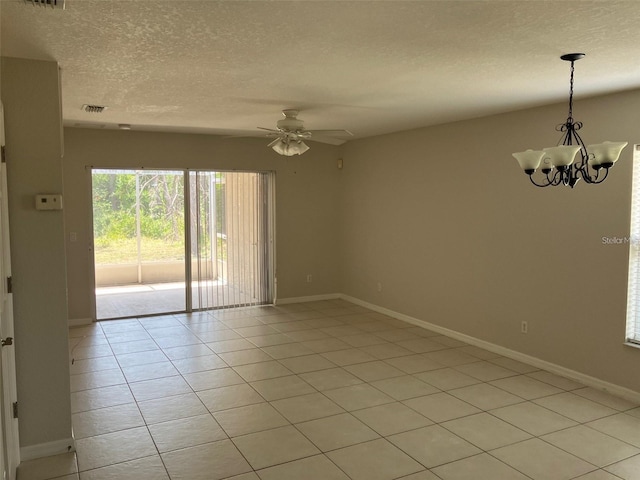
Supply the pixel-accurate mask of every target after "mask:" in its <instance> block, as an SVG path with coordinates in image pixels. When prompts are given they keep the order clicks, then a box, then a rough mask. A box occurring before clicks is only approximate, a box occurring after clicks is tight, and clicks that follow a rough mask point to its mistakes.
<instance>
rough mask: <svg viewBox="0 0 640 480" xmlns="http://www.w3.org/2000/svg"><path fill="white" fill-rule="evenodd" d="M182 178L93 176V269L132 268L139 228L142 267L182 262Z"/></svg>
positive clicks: (118, 174)
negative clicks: (99, 266) (96, 266)
mask: <svg viewBox="0 0 640 480" xmlns="http://www.w3.org/2000/svg"><path fill="white" fill-rule="evenodd" d="M136 176H137V178H136ZM183 178H184V177H183V176H182V175H181V174H179V175H176V174H173V173H168V172H140V173H138V174H137V175H136V174H135V173H133V172H127V173H122V172H117V171H108V170H97V171H94V173H93V176H92V182H93V228H94V245H95V258H96V263H97V264H109V263H137V261H138V228H139V229H140V243H141V251H140V254H141V260H142V261H158V260H161V261H171V260H184V197H183V183H184V182H183ZM138 199H139V207H137V202H138ZM138 219H139V220H138Z"/></svg>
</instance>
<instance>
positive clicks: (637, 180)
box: [627, 145, 640, 344]
mask: <svg viewBox="0 0 640 480" xmlns="http://www.w3.org/2000/svg"><path fill="white" fill-rule="evenodd" d="M639 315H640V145H636V146H635V151H634V158H633V188H632V194H631V232H630V237H629V286H628V289H627V341H628V342H632V343H638V344H640V317H639Z"/></svg>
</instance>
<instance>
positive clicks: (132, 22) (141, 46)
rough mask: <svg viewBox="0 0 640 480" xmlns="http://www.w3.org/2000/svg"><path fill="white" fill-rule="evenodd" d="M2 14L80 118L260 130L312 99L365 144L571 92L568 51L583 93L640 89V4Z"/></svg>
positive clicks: (118, 4) (13, 51)
mask: <svg viewBox="0 0 640 480" xmlns="http://www.w3.org/2000/svg"><path fill="white" fill-rule="evenodd" d="M0 15H1V43H0V45H1V51H2V55H5V56H12V57H23V58H32V59H46V60H56V61H58V62H59V63H60V66H61V69H62V93H63V116H64V121H65V124H66V125H76V124H87V123H89V124H92V123H93V124H96V123H97V124H100V125H106V127H105V128H115V127H116V125H117V124H119V123H128V124H132V128H133V129H140V130H165V131H191V132H203V133H219V134H228V133H237V134H240V133H245V134H246V133H256V134H257V135H259V132H258V131H257V130H256V127H258V126H263V127H274V126H275V123H276V121H277V120H279V119H280V118H281V117H280V110H282V109H283V108H298V109H300V110H301V111H302V112H301V114H300V118H302V119H303V120H305V126H306V127H307V128H312V129H341V128H345V129H348V130H351V131H352V132H353V133H354V134H355V137H356V138H362V137H367V136H371V135H377V134H383V133H388V132H393V131H398V130H406V129H411V128H418V127H422V126H427V125H433V124H438V123H444V122H449V121H454V120H461V119H467V118H473V117H478V116H483V115H488V114H493V113H499V112H505V111H510V110H516V109H520V108H523V107H528V106H534V105H541V104H547V103H552V102H556V101H562V100H564V99H566V97H567V94H568V78H569V64H568V63H566V62H562V61H561V60H559V56H560V55H561V54H563V53H568V52H585V53H586V54H587V56H586V58H585V59H584V60H581V61H580V62H578V63H576V84H575V88H576V98H577V100H579V99H580V97H585V96H588V95H595V94H602V93H607V92H613V91H620V90H625V89H632V88H640V61H639V60H640V28H638V19H639V18H640V1H637V0H633V1H600V0H599V1H570V2H569V1H532V0H524V1H502V0H501V1H455V0H449V1H411V2H405V1H373V2H371V1H296V2H284V1H272V2H266V1H221V2H217V1H212V0H172V1H164V0H66V9H65V10H60V9H51V8H45V7H39V6H34V5H32V4H31V3H25V2H24V1H23V0H0ZM83 104H101V105H106V106H108V109H107V110H106V111H105V112H104V113H102V114H92V113H86V112H84V111H82V109H81V107H82V105H83ZM579 111H580V106H579V101H577V102H576V105H575V114H576V117H577V118H578V119H579V117H580V115H579ZM561 120H562V118H559V119H558V121H559V122H560V121H561Z"/></svg>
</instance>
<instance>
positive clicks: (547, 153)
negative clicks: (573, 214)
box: [513, 53, 627, 188]
mask: <svg viewBox="0 0 640 480" xmlns="http://www.w3.org/2000/svg"><path fill="white" fill-rule="evenodd" d="M583 57H584V53H569V54H566V55H563V56H561V57H560V58H561V59H562V60H565V61H568V62H571V81H570V90H569V115H568V116H567V120H566V121H565V122H564V123H561V124H560V125H558V126H557V127H556V130H557V131H559V132H562V137H561V139H560V142H558V146H555V147H548V148H543V149H542V150H526V151H524V152H517V153H514V154H513V156H514V158H515V159H516V160H517V161H518V163H519V164H520V168H522V170H524V173H526V174H527V175H529V180H531V183H533V184H534V185H535V186H537V187H549V186H558V185H568V186H570V187H571V188H573V187H574V186H575V185H576V183H578V181H579V180H580V179H582V180H584V181H585V182H587V183H602V182H604V180H605V179H606V178H607V176H608V175H609V169H610V168H611V167H612V166H613V165H614V164H615V163H616V162H617V161H618V158H620V153H621V152H622V149H623V148H624V147H626V146H627V142H603V143H599V144H594V145H589V146H585V144H584V142H583V141H582V138H581V137H580V135H579V134H578V130H580V129H581V128H582V122H576V121H575V120H574V119H573V72H574V65H573V64H574V62H575V61H576V60H580V59H581V58H583ZM578 153H579V154H580V155H579V156H577V155H578ZM540 165H542V168H541V170H542V174H543V175H542V178H541V180H536V179H534V178H533V174H534V173H535V172H536V170H538V168H539V167H540Z"/></svg>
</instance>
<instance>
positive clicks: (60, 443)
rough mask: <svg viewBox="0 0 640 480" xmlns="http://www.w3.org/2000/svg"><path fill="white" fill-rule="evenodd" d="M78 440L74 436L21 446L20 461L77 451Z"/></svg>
mask: <svg viewBox="0 0 640 480" xmlns="http://www.w3.org/2000/svg"><path fill="white" fill-rule="evenodd" d="M75 451H76V442H75V440H74V439H73V438H66V439H62V440H56V441H54V442H47V443H39V444H37V445H29V446H27V447H21V448H20V461H21V462H26V461H28V460H34V459H36V458H42V457H50V456H52V455H60V454H62V453H68V452H75Z"/></svg>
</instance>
